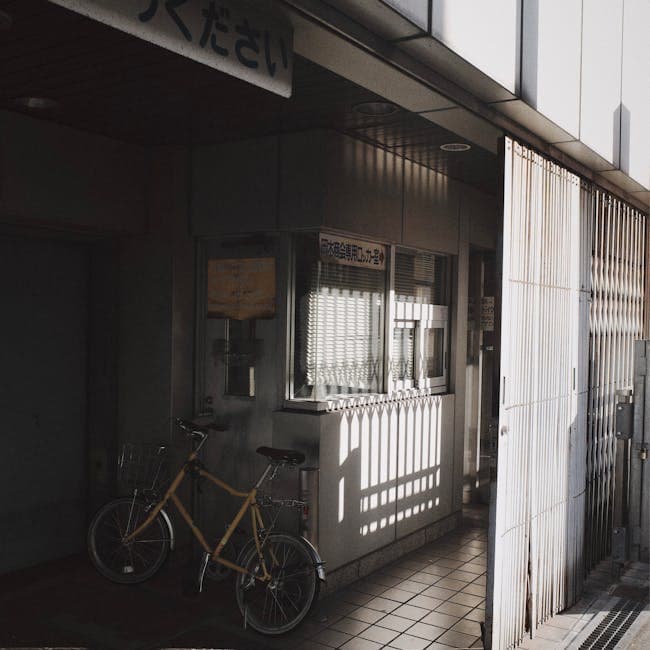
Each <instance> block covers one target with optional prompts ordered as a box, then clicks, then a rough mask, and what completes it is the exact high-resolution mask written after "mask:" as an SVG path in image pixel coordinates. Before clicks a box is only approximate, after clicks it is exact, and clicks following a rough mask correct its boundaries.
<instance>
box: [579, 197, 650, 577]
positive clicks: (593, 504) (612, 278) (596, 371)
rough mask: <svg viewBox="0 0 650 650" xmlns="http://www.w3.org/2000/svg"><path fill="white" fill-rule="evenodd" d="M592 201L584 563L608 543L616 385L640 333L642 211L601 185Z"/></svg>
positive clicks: (628, 368)
mask: <svg viewBox="0 0 650 650" xmlns="http://www.w3.org/2000/svg"><path fill="white" fill-rule="evenodd" d="M588 195H589V201H590V202H591V204H592V206H593V215H594V216H593V253H592V256H591V263H592V271H591V275H592V284H593V299H592V303H591V314H590V330H591V332H590V334H591V336H590V369H589V370H590V373H589V374H590V376H589V389H590V393H589V419H588V436H587V512H586V535H587V545H586V558H585V561H586V567H587V568H591V567H593V566H595V565H596V564H597V563H598V562H600V560H602V559H603V558H604V557H606V556H607V555H608V554H609V551H610V541H611V530H612V514H613V513H612V505H613V499H614V478H615V477H614V471H615V459H616V438H615V436H614V433H615V429H614V427H615V407H616V392H617V391H618V390H622V389H630V388H632V386H633V383H634V376H633V356H634V341H635V340H636V339H640V338H643V330H644V313H643V312H644V296H645V288H644V281H645V275H646V269H645V260H644V256H645V242H646V223H645V221H646V219H645V216H644V215H643V214H641V213H640V212H639V211H637V210H635V209H633V208H631V207H630V206H628V205H626V204H624V203H623V202H621V201H619V200H618V199H616V198H615V197H613V196H611V195H609V194H607V193H605V192H602V191H600V190H596V189H594V190H591V191H589V190H588Z"/></svg>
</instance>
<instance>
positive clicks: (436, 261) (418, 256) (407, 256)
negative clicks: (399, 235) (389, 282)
mask: <svg viewBox="0 0 650 650" xmlns="http://www.w3.org/2000/svg"><path fill="white" fill-rule="evenodd" d="M446 262H447V258H446V257H443V256H442V255H435V254H434V253H420V252H418V253H415V252H408V253H407V252H397V253H396V254H395V300H396V301H398V302H417V303H423V304H430V305H446V304H447V295H446V293H447V291H446V289H447V279H446V277H445V276H446V266H447V265H446Z"/></svg>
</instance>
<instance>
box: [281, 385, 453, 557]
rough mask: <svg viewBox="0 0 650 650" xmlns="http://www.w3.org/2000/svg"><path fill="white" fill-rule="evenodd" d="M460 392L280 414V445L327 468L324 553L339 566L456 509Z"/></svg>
mask: <svg viewBox="0 0 650 650" xmlns="http://www.w3.org/2000/svg"><path fill="white" fill-rule="evenodd" d="M454 412H455V409H454V395H442V396H434V397H426V398H413V399H404V400H395V401H389V402H386V403H384V404H375V405H372V406H363V407H353V408H348V409H342V410H340V411H334V412H330V413H325V414H313V413H301V414H297V413H290V412H287V411H278V412H276V413H274V418H273V426H274V435H273V439H274V442H275V444H277V445H278V446H280V445H286V446H289V447H291V446H294V447H296V448H300V449H304V450H306V451H307V453H308V455H309V458H308V463H309V462H311V463H316V464H317V465H318V466H319V468H320V499H319V513H320V516H319V531H320V534H319V548H320V549H321V551H322V553H323V558H324V559H325V561H326V562H327V567H328V570H333V569H337V568H339V567H341V566H343V565H345V564H348V563H350V562H352V561H353V560H355V559H357V558H359V557H362V556H364V555H367V554H369V553H372V552H373V551H376V550H378V549H380V548H382V547H384V546H386V545H388V544H390V543H392V542H394V541H396V540H397V539H400V538H402V537H406V536H407V535H409V534H410V533H412V532H413V531H415V530H418V529H420V528H424V527H425V526H427V525H430V524H431V523H433V522H435V521H439V520H440V519H442V518H444V517H446V516H448V515H449V514H451V513H452V510H453V509H454V504H453V501H454V500H453V498H452V491H453V485H454V477H453V473H454V463H453V454H454Z"/></svg>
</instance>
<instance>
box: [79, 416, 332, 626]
mask: <svg viewBox="0 0 650 650" xmlns="http://www.w3.org/2000/svg"><path fill="white" fill-rule="evenodd" d="M176 424H177V425H178V426H179V427H180V428H181V429H183V431H185V432H186V434H187V435H188V436H189V437H191V438H192V439H193V440H194V441H195V442H196V443H197V444H196V447H195V449H193V450H192V451H191V453H190V454H189V456H188V457H187V459H186V460H185V462H184V463H183V466H182V467H181V469H180V470H179V472H178V474H177V475H176V476H175V478H174V479H173V480H172V481H171V484H170V485H169V487H168V488H167V490H166V491H165V493H164V495H163V496H162V497H160V495H159V492H158V491H157V489H156V484H157V483H159V482H160V478H161V475H162V467H163V464H164V463H163V459H164V457H165V455H166V448H165V447H163V446H159V447H156V448H154V451H153V453H151V454H150V455H149V456H148V460H149V461H150V462H148V463H147V464H146V469H147V471H148V473H150V474H152V475H153V477H154V478H153V481H152V483H151V485H150V486H148V487H146V488H145V489H144V490H140V491H139V490H138V489H137V488H136V489H134V491H133V495H132V496H131V497H123V498H118V499H114V500H113V501H110V502H109V503H107V504H106V505H105V506H103V507H102V508H101V509H100V510H99V511H98V512H97V514H96V515H95V516H94V518H93V520H92V521H91V524H90V527H89V529H88V552H89V555H90V559H91V561H92V563H93V565H94V566H95V568H96V569H97V570H98V571H99V573H100V574H102V575H103V576H104V577H106V578H108V579H110V580H112V581H114V582H118V583H121V584H137V583H140V582H143V581H145V580H147V579H149V578H151V577H152V576H153V575H154V574H155V573H156V572H157V571H158V570H159V569H160V568H161V567H162V565H163V564H164V562H165V560H166V558H167V556H168V553H169V551H170V550H171V549H173V546H174V529H173V525H172V522H171V519H170V518H169V515H168V514H167V513H166V511H165V506H166V505H167V503H168V502H169V501H172V503H173V504H174V505H175V506H176V508H177V509H178V511H179V513H180V515H181V517H182V518H183V520H184V521H185V523H187V524H188V525H189V527H190V530H191V531H192V533H193V534H194V536H195V537H196V539H197V540H198V542H199V544H200V545H201V547H202V548H203V551H204V554H203V558H202V561H201V564H200V567H199V574H198V580H197V586H198V591H199V592H201V591H202V590H203V579H204V576H205V574H206V570H207V569H208V567H209V566H212V567H214V566H216V565H217V564H218V565H222V566H223V567H225V568H227V569H230V570H232V571H235V572H236V580H235V595H236V598H237V604H238V606H239V610H240V611H241V613H242V616H243V617H244V627H246V626H247V625H250V626H251V627H252V628H253V629H255V630H257V631H258V632H261V633H262V634H268V635H278V634H283V633H285V632H289V631H290V630H292V629H294V628H295V627H296V626H297V625H298V624H299V623H300V622H301V621H302V620H303V619H304V618H305V616H306V615H307V614H308V613H309V611H310V609H311V607H312V605H313V604H314V602H315V601H316V600H317V598H318V593H319V590H320V583H321V582H322V581H324V580H325V571H324V568H323V564H324V563H323V561H322V559H321V558H320V555H319V554H318V551H317V550H316V549H315V547H314V546H313V545H312V544H310V543H309V541H307V540H306V539H305V538H304V537H297V536H295V535H292V534H289V533H286V532H276V531H275V521H276V519H277V516H276V517H275V519H273V520H272V521H271V522H270V524H269V525H265V523H264V520H263V518H262V512H261V508H262V507H263V506H274V507H276V508H285V507H296V508H305V507H306V504H305V503H304V502H301V501H298V500H295V499H276V498H271V497H263V498H259V499H258V490H259V489H260V487H261V486H262V485H263V484H264V483H265V482H266V481H271V480H272V479H273V478H274V477H275V475H276V474H277V472H278V470H279V468H280V467H282V466H284V465H300V464H301V463H303V462H304V460H305V456H304V454H302V453H301V452H298V451H293V450H285V449H274V448H272V447H259V448H258V449H257V450H256V451H257V453H258V454H260V455H262V456H264V457H265V458H267V460H268V465H267V467H266V469H265V470H264V471H263V472H262V475H261V476H260V477H259V479H258V480H257V482H256V483H255V485H254V487H253V488H252V489H251V490H250V491H248V492H242V491H240V490H237V489H235V488H233V487H232V486H230V485H229V484H228V483H226V482H225V481H222V480H221V479H219V478H218V477H216V476H214V475H213V474H211V473H210V472H209V471H208V470H207V469H206V468H205V466H204V465H203V463H202V462H201V461H200V460H199V458H198V454H199V451H200V450H201V447H202V446H203V445H204V444H205V441H206V440H207V438H208V433H209V427H205V426H199V425H197V424H195V423H194V422H191V421H188V420H183V419H181V418H178V419H177V420H176ZM127 460H128V458H127ZM121 464H122V466H123V467H124V466H125V464H126V465H128V463H125V453H123V454H122V456H121ZM187 476H190V477H191V478H192V479H194V480H196V479H206V480H208V481H210V482H212V483H214V484H215V485H216V486H217V487H219V488H221V489H223V490H225V491H226V492H228V493H229V494H230V495H231V496H234V497H239V498H241V499H243V500H244V501H243V504H242V505H241V507H240V509H239V511H238V513H237V514H236V515H235V517H234V519H233V520H232V522H231V523H230V524H229V525H228V527H227V529H226V531H225V533H224V534H223V536H222V537H221V539H220V540H219V541H218V542H217V544H216V545H215V546H214V548H212V547H210V545H209V544H208V543H207V541H206V539H205V536H204V535H203V533H202V531H201V530H200V529H199V527H198V526H197V525H196V524H195V523H194V522H193V521H192V518H191V516H190V514H189V513H188V511H187V509H186V508H185V506H184V505H183V503H182V502H181V500H180V499H179V497H178V496H177V494H176V491H177V490H178V488H179V486H180V485H181V484H182V482H183V480H184V479H185V478H186V477H187ZM248 510H250V517H251V526H252V532H253V536H252V539H251V540H249V541H248V543H247V544H245V545H244V547H243V548H242V549H241V551H240V552H239V555H238V557H237V559H236V561H235V562H233V561H231V560H228V559H226V558H225V557H223V555H222V553H223V550H224V548H226V546H227V544H228V542H229V541H230V538H231V536H232V534H233V533H234V531H235V530H236V529H237V527H238V525H239V523H240V522H241V521H242V519H243V518H244V516H245V515H246V512H247V511H248ZM146 531H149V532H148V533H147V534H146V535H145V532H146Z"/></svg>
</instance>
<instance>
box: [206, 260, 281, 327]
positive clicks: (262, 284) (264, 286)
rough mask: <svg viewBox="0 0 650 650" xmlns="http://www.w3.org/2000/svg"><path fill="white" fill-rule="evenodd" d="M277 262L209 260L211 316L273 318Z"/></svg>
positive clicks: (241, 318) (209, 303)
mask: <svg viewBox="0 0 650 650" xmlns="http://www.w3.org/2000/svg"><path fill="white" fill-rule="evenodd" d="M274 315H275V258H273V257H256V258H244V259H229V260H221V259H218V260H208V316H209V317H211V318H232V319H234V320H248V319H250V318H273V316H274Z"/></svg>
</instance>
